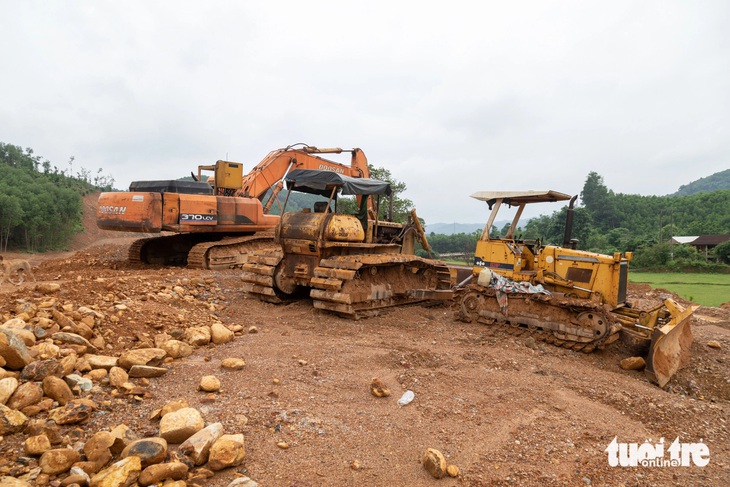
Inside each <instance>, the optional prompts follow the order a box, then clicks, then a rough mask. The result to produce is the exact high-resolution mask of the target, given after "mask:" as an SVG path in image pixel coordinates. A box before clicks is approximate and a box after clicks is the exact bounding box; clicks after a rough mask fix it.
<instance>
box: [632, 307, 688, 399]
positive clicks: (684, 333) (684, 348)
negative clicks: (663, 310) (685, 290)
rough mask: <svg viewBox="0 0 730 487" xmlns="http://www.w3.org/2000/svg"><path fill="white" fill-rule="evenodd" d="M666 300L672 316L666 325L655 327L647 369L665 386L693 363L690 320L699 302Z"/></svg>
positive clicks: (649, 374)
mask: <svg viewBox="0 0 730 487" xmlns="http://www.w3.org/2000/svg"><path fill="white" fill-rule="evenodd" d="M664 304H665V305H666V307H667V309H668V310H669V313H670V315H671V316H672V318H671V319H670V320H669V322H668V323H667V324H665V325H663V326H658V327H656V328H654V331H653V333H652V335H651V345H650V346H649V356H648V357H647V359H646V369H644V372H645V373H646V375H647V376H648V377H649V380H651V381H652V382H654V383H656V384H658V385H659V387H664V386H665V385H666V384H667V383H668V382H669V380H670V379H671V378H672V376H673V375H674V374H676V373H677V371H678V370H679V369H681V368H682V367H684V366H686V365H687V364H688V363H689V358H690V347H691V346H692V330H691V328H690V321H691V318H692V314H693V313H694V312H695V311H696V310H697V308H699V306H696V305H694V306H689V307H688V308H686V309H685V308H683V307H682V306H680V305H679V304H677V303H676V302H675V301H674V300H672V299H667V300H666V301H665V302H664Z"/></svg>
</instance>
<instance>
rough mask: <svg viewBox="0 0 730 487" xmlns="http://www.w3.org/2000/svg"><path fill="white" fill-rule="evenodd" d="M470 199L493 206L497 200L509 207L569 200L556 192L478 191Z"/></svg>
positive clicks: (563, 194)
mask: <svg viewBox="0 0 730 487" xmlns="http://www.w3.org/2000/svg"><path fill="white" fill-rule="evenodd" d="M471 197H472V198H474V199H477V200H480V201H486V202H487V204H489V205H490V207H491V205H493V204H494V203H495V202H496V201H497V200H498V199H501V200H502V201H503V202H504V203H505V204H508V205H510V206H513V205H521V204H522V203H549V202H555V201H567V200H569V199H570V198H571V196H570V195H567V194H565V193H558V192H557V191H552V190H548V191H479V192H477V193H474V194H473V195H471Z"/></svg>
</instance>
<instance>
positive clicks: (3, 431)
mask: <svg viewBox="0 0 730 487" xmlns="http://www.w3.org/2000/svg"><path fill="white" fill-rule="evenodd" d="M27 422H28V417H27V416H26V415H25V414H23V413H21V412H20V411H17V410H15V409H10V408H9V407H7V406H6V405H4V404H0V436H3V435H9V434H12V433H17V432H18V431H20V430H22V429H23V428H24V427H25V424H26V423H27Z"/></svg>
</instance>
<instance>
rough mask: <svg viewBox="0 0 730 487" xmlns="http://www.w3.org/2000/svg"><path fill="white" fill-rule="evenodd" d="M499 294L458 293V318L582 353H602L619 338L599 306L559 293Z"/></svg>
mask: <svg viewBox="0 0 730 487" xmlns="http://www.w3.org/2000/svg"><path fill="white" fill-rule="evenodd" d="M498 294H500V293H499V292H498V291H495V290H494V289H491V288H484V287H482V286H478V285H474V284H472V285H469V286H467V287H466V288H464V289H461V290H459V291H458V293H457V296H458V297H457V306H458V313H459V317H460V318H461V320H462V321H467V322H479V323H483V324H487V325H490V326H492V327H494V329H499V330H500V331H502V332H505V333H507V334H510V335H515V336H524V335H528V336H532V337H533V338H534V339H535V340H539V341H542V342H545V343H549V344H551V345H555V346H558V347H563V348H568V349H572V350H576V351H581V352H585V353H590V352H593V351H594V350H596V349H599V350H602V349H603V348H604V347H605V346H606V345H608V344H610V343H613V342H614V341H616V340H617V339H618V337H619V331H620V330H621V325H620V324H618V320H616V319H615V318H614V317H612V315H611V313H610V311H608V310H607V309H606V308H605V307H604V306H603V305H602V304H598V303H595V302H592V301H589V300H584V299H579V298H574V297H571V296H568V295H565V294H562V293H552V294H551V295H548V294H540V293H536V294H518V293H501V294H502V295H501V296H498ZM505 300H506V301H505ZM500 301H501V303H500ZM505 311H506V314H505Z"/></svg>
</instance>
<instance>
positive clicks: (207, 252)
mask: <svg viewBox="0 0 730 487" xmlns="http://www.w3.org/2000/svg"><path fill="white" fill-rule="evenodd" d="M273 242H274V236H273V233H271V232H267V233H262V234H256V235H248V236H243V237H227V236H224V235H210V234H191V233H187V234H178V235H166V236H162V237H150V238H142V239H138V240H135V241H134V242H132V245H130V247H129V254H128V260H129V262H130V263H132V264H152V265H166V266H167V265H178V266H184V265H187V266H188V267H191V268H198V269H234V268H240V267H242V266H243V265H244V264H245V263H246V261H247V259H248V255H249V253H250V252H253V251H258V250H263V249H267V248H271V247H273Z"/></svg>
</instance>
